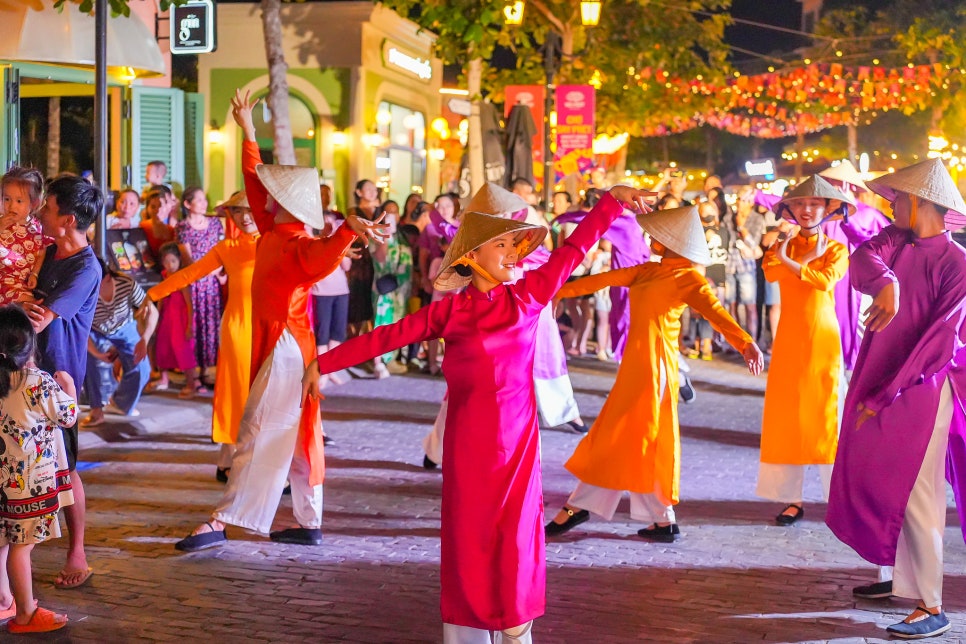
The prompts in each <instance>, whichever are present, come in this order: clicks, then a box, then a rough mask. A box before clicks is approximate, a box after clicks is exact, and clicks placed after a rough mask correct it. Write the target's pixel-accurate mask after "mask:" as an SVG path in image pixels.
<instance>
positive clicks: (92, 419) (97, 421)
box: [80, 414, 107, 427]
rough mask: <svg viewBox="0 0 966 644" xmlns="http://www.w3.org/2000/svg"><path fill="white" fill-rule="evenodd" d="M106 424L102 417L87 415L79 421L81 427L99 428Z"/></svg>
mask: <svg viewBox="0 0 966 644" xmlns="http://www.w3.org/2000/svg"><path fill="white" fill-rule="evenodd" d="M106 422H107V419H106V418H104V417H103V416H95V415H94V414H88V415H86V416H84V418H82V419H81V423H80V424H81V427H100V426H101V425H103V424H104V423H106Z"/></svg>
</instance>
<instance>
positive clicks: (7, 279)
mask: <svg viewBox="0 0 966 644" xmlns="http://www.w3.org/2000/svg"><path fill="white" fill-rule="evenodd" d="M0 191H2V192H3V209H2V213H3V217H2V218H0V304H9V303H11V302H17V301H19V300H21V299H22V298H23V296H24V295H29V294H30V289H31V288H33V287H35V286H36V285H37V272H38V271H39V270H40V263H41V262H42V261H43V255H44V253H43V250H44V246H45V245H46V244H45V243H44V236H43V233H42V232H41V230H40V222H39V221H37V218H36V217H34V213H35V212H36V211H37V209H38V208H40V204H41V203H42V200H43V194H44V177H43V175H42V174H40V172H38V171H37V170H35V169H33V168H22V167H20V166H13V167H12V168H10V170H8V171H7V173H6V174H5V175H3V179H0Z"/></svg>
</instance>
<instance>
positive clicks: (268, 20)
mask: <svg viewBox="0 0 966 644" xmlns="http://www.w3.org/2000/svg"><path fill="white" fill-rule="evenodd" d="M281 9H282V2H281V0H262V28H263V29H264V31H265V59H266V60H267V61H268V107H269V109H270V110H271V111H272V126H273V127H274V130H275V163H281V164H286V165H294V164H295V146H294V144H293V143H292V123H291V121H290V120H289V115H288V79H287V78H286V72H287V71H288V64H286V62H285V54H284V51H283V50H282V18H281Z"/></svg>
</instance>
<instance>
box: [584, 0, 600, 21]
mask: <svg viewBox="0 0 966 644" xmlns="http://www.w3.org/2000/svg"><path fill="white" fill-rule="evenodd" d="M600 5H601V1H600V0H581V3H580V22H581V24H582V25H583V26H585V27H596V26H597V23H599V22H600Z"/></svg>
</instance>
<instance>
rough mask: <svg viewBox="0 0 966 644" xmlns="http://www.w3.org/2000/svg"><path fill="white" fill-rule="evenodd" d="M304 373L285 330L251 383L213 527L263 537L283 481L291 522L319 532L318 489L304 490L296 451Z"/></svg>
mask: <svg viewBox="0 0 966 644" xmlns="http://www.w3.org/2000/svg"><path fill="white" fill-rule="evenodd" d="M304 373H305V363H304V361H303V359H302V352H301V350H300V349H299V345H298V343H297V342H296V341H295V338H294V337H292V334H291V333H289V332H288V330H285V331H284V332H282V335H281V337H280V338H279V339H278V342H277V343H276V344H275V348H274V349H273V350H272V353H271V355H269V357H268V359H267V360H265V362H264V364H262V366H261V368H260V369H259V370H258V375H257V376H256V377H255V381H254V382H253V383H252V388H251V392H250V393H249V395H248V402H247V403H246V404H245V412H244V414H243V415H242V420H241V424H240V425H239V427H238V442H237V443H236V449H235V456H234V458H233V459H232V463H231V474H230V475H229V477H228V486H227V488H226V489H225V494H224V496H223V497H222V499H221V503H219V504H218V507H217V509H216V510H215V512H214V514H213V515H212V516H213V517H214V518H215V519H217V520H218V521H221V522H222V523H228V524H230V525H236V526H239V527H242V528H245V529H248V530H253V531H255V532H258V533H260V534H268V532H269V530H271V527H272V520H273V519H274V518H275V511H276V510H278V504H279V501H280V500H281V498H282V489H283V488H284V487H285V481H286V480H288V481H289V482H290V483H291V485H292V511H293V514H294V515H295V520H296V521H298V523H299V525H300V526H302V527H303V528H319V527H321V526H322V486H321V485H315V486H311V485H309V473H310V468H309V463H308V460H307V459H306V455H305V454H304V453H303V452H302V450H301V449H300V448H299V449H297V448H296V443H297V439H298V434H299V420H300V418H301V416H302V409H301V407H300V402H301V401H300V400H299V397H300V394H301V391H302V375H303V374H304Z"/></svg>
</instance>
